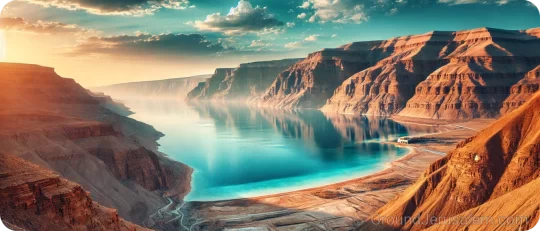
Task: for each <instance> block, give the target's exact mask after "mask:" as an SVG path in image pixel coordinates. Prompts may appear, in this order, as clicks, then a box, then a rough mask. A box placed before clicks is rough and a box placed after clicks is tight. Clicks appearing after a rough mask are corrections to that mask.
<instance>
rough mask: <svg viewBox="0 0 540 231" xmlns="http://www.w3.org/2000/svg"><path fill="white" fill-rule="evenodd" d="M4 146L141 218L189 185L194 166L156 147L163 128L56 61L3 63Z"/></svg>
mask: <svg viewBox="0 0 540 231" xmlns="http://www.w3.org/2000/svg"><path fill="white" fill-rule="evenodd" d="M0 101H1V102H2V108H0V120H1V121H2V126H1V127H0V147H1V150H2V151H3V152H6V153H10V154H12V155H15V156H19V157H22V158H23V159H25V160H27V161H30V162H32V163H35V164H37V165H39V166H41V167H44V168H47V169H51V170H54V171H55V172H57V173H58V174H60V175H61V176H62V177H64V178H66V179H67V180H70V181H73V182H75V183H77V184H80V185H81V186H82V187H83V188H84V190H88V191H89V192H90V193H91V197H92V199H93V200H95V201H97V202H99V203H100V204H102V205H104V206H107V207H112V208H115V209H118V213H119V214H120V216H121V217H123V218H125V219H126V220H129V221H133V222H136V223H138V224H142V222H143V221H144V220H146V218H147V216H148V215H149V214H151V213H153V212H154V211H155V210H157V209H158V208H160V207H161V206H164V205H166V204H167V200H165V198H164V197H172V198H173V199H177V200H181V199H182V198H183V196H184V194H186V193H187V192H188V191H189V181H190V176H191V169H190V168H189V167H187V166H186V165H184V164H181V163H178V162H174V161H172V160H170V159H168V158H166V157H165V156H164V155H163V154H161V153H159V152H158V151H157V146H158V144H157V142H156V141H157V139H159V138H160V137H161V136H162V135H163V134H161V133H160V132H158V131H156V130H155V129H154V128H153V127H151V126H149V125H146V124H143V123H140V122H138V121H135V120H133V119H130V118H128V117H125V116H122V115H119V114H118V113H116V112H113V111H111V110H109V109H108V108H107V106H106V105H105V104H106V102H107V100H103V98H102V97H95V96H93V95H90V94H89V93H88V91H87V90H86V89H84V88H82V87H81V86H80V85H78V84H77V83H76V82H75V81H73V80H72V79H65V78H62V77H60V76H58V75H57V74H56V73H55V72H54V70H53V69H52V68H46V67H40V66H36V65H25V64H9V63H0Z"/></svg>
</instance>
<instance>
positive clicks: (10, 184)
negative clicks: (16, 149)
mask: <svg viewBox="0 0 540 231" xmlns="http://www.w3.org/2000/svg"><path fill="white" fill-rule="evenodd" d="M0 176H1V177H0V195H1V197H0V216H1V217H2V221H4V222H8V223H9V224H11V225H16V226H17V227H19V228H20V229H27V230H44V229H47V230H133V231H134V230H146V229H143V228H141V227H139V226H136V225H133V224H131V223H128V222H126V221H124V220H123V219H121V218H119V217H118V213H116V211H115V210H112V209H109V208H106V207H103V206H101V205H99V204H97V203H95V202H93V201H92V199H91V198H90V196H89V194H88V192H86V191H84V190H83V189H82V188H81V186H79V185H77V184H75V183H73V182H70V181H67V180H65V179H63V178H61V177H60V176H58V175H56V174H55V173H53V172H52V171H48V170H45V169H43V168H41V167H39V166H37V165H34V164H30V163H29V162H27V161H25V160H23V159H20V158H18V157H16V156H13V155H10V154H0Z"/></svg>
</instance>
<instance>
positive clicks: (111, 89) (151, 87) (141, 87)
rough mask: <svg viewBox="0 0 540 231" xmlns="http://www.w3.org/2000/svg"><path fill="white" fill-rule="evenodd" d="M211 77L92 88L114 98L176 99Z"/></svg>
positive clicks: (184, 95)
mask: <svg viewBox="0 0 540 231" xmlns="http://www.w3.org/2000/svg"><path fill="white" fill-rule="evenodd" d="M210 76H211V75H199V76H193V77H186V78H176V79H164V80H155V81H144V82H133V83H121V84H114V85H109V86H103V87H96V88H92V89H91V90H92V91H94V92H103V93H105V94H107V95H111V96H113V97H115V98H141V97H143V98H148V97H150V98H178V99H184V98H185V97H186V96H187V94H188V93H189V92H190V91H191V90H193V88H195V87H197V85H198V84H199V83H201V82H204V81H206V80H207V79H208V78H210Z"/></svg>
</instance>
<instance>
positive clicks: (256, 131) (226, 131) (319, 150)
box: [125, 100, 433, 200]
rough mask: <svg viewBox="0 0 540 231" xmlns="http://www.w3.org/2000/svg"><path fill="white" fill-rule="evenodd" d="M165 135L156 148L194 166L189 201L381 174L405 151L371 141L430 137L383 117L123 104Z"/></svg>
mask: <svg viewBox="0 0 540 231" xmlns="http://www.w3.org/2000/svg"><path fill="white" fill-rule="evenodd" d="M125 103H126V105H128V106H129V107H130V108H132V110H133V111H135V112H136V114H135V115H133V117H135V118H136V119H138V120H141V121H144V122H147V123H149V124H151V125H153V126H155V127H156V129H158V130H160V131H161V132H163V133H164V134H166V136H165V137H164V138H162V139H161V140H160V144H161V145H162V146H161V150H162V151H163V152H165V153H167V154H168V155H170V156H171V158H173V159H176V160H178V161H181V162H184V163H186V164H188V165H190V166H191V167H193V168H194V169H195V174H194V178H193V183H192V186H193V190H192V192H191V193H190V194H189V195H188V199H189V200H221V199H231V198H238V197H248V196H259V195H265V194H271V193H279V192H285V191H289V190H298V189H303V188H308V187H314V186H321V185H325V184H330V183H336V182H339V181H344V180H349V179H352V178H355V177H359V176H362V175H365V174H369V173H372V172H374V171H378V170H381V169H383V168H384V167H385V164H386V163H388V162H390V161H393V160H396V159H397V158H399V157H400V156H402V155H404V154H405V153H406V150H404V149H400V148H397V147H395V146H393V145H390V144H384V143H380V142H374V141H378V140H387V139H394V138H396V137H398V136H402V135H407V134H416V133H423V132H429V131H430V129H433V128H430V127H422V126H409V125H403V124H399V123H396V122H394V121H392V120H389V119H385V118H368V117H349V116H330V115H325V114H323V113H321V112H319V111H315V110H305V111H286V110H274V109H268V108H263V109H261V108H252V107H246V106H240V105H226V104H211V103H198V104H189V105H186V104H185V103H183V102H179V101H171V100H159V101H129V100H128V101H125Z"/></svg>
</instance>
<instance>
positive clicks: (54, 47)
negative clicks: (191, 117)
mask: <svg viewBox="0 0 540 231" xmlns="http://www.w3.org/2000/svg"><path fill="white" fill-rule="evenodd" d="M476 27H495V28H502V29H528V28H532V27H540V16H539V12H538V9H536V8H535V7H534V6H533V5H532V4H530V3H528V2H526V1H525V0H438V1H437V0H251V1H248V0H152V1H149V0H16V1H14V2H11V3H9V4H8V5H7V6H6V7H5V8H4V9H3V11H2V15H1V18H0V59H1V60H0V61H2V62H21V63H34V64H40V65H44V66H51V67H55V68H56V70H57V72H58V73H59V74H60V75H62V76H64V77H69V78H74V79H75V80H76V81H77V82H79V83H81V84H82V85H83V86H85V87H91V86H99V85H106V84H112V83H120V82H132V81H140V80H153V79H165V78H173V77H183V76H191V75H197V74H206V73H212V72H213V71H214V69H215V68H217V67H234V66H236V65H238V64H239V63H245V62H253V61H261V60H272V59H282V58H296V57H304V56H306V55H307V54H308V53H311V52H314V51H317V50H320V49H323V48H326V47H337V46H340V45H343V44H346V43H349V42H353V41H364V40H379V39H388V38H391V37H394V36H400V35H409V34H417V33H426V32H429V31H433V30H463V29H470V28H476Z"/></svg>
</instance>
